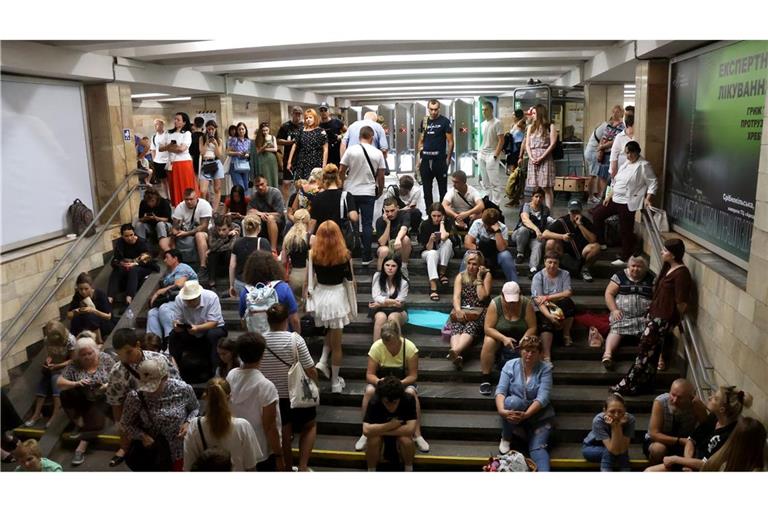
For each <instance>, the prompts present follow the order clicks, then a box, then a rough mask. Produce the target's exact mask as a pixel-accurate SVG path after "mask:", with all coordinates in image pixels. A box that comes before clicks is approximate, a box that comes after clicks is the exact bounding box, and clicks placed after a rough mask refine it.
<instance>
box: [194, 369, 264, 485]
mask: <svg viewBox="0 0 768 512" xmlns="http://www.w3.org/2000/svg"><path fill="white" fill-rule="evenodd" d="M229 393H230V389H229V383H228V382H227V381H226V380H224V379H222V378H221V377H214V378H213V379H211V380H209V381H208V385H207V386H206V388H205V395H204V397H205V402H206V405H207V407H206V410H205V416H198V417H197V418H196V419H195V420H194V421H191V422H190V424H189V429H188V430H187V435H186V436H185V437H184V471H190V470H191V469H192V465H193V463H194V462H195V461H197V459H198V457H199V456H200V454H202V453H203V452H204V451H205V450H207V449H209V448H220V449H222V450H226V451H228V452H229V453H230V455H231V460H232V471H251V470H253V469H254V468H255V467H256V461H257V460H259V458H261V456H262V455H263V453H262V450H261V446H259V441H258V439H256V432H254V430H253V427H252V426H251V424H250V423H249V422H248V420H245V419H243V418H234V417H232V412H231V411H230V408H229Z"/></svg>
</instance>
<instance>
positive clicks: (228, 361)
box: [214, 338, 240, 379]
mask: <svg viewBox="0 0 768 512" xmlns="http://www.w3.org/2000/svg"><path fill="white" fill-rule="evenodd" d="M216 353H217V354H219V365H218V366H217V367H216V372H215V374H214V375H215V376H216V377H221V378H222V379H226V378H227V374H228V373H229V372H230V371H232V369H233V368H240V358H239V357H237V343H235V341H234V340H231V339H229V338H221V339H220V340H219V342H218V343H217V344H216Z"/></svg>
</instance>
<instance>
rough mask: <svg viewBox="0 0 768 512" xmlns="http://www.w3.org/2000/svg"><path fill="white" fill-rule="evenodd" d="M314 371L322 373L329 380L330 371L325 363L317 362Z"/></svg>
mask: <svg viewBox="0 0 768 512" xmlns="http://www.w3.org/2000/svg"><path fill="white" fill-rule="evenodd" d="M315 369H316V370H317V371H319V372H320V373H322V374H323V375H324V376H325V378H326V379H330V378H331V370H330V369H329V368H328V364H327V363H323V362H322V361H318V362H317V364H316V365H315Z"/></svg>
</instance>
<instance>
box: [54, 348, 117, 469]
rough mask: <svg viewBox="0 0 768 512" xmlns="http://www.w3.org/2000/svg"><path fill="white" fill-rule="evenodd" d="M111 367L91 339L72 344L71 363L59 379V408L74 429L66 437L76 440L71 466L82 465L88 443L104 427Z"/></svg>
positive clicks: (111, 363) (110, 361)
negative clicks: (73, 345)
mask: <svg viewBox="0 0 768 512" xmlns="http://www.w3.org/2000/svg"><path fill="white" fill-rule="evenodd" d="M114 365H115V360H114V359H112V356H110V355H109V354H107V353H106V352H102V351H101V350H100V349H99V345H97V344H96V342H95V341H94V340H93V338H87V337H83V338H80V339H78V340H77V341H76V342H75V351H74V357H73V358H72V362H71V363H70V364H69V365H68V366H67V368H66V369H65V370H64V373H63V374H62V375H61V376H60V377H59V380H58V382H57V385H58V386H59V389H61V406H62V407H63V408H64V412H66V413H67V416H69V418H70V419H71V420H72V421H73V422H74V423H75V425H76V428H77V429H76V430H75V432H74V433H72V434H70V438H72V437H74V438H77V437H79V438H80V444H78V445H77V448H75V456H74V457H73V458H72V465H73V466H79V465H80V464H82V463H83V462H85V451H86V450H87V449H88V441H89V440H91V439H93V438H94V437H96V435H97V434H98V433H99V432H100V431H101V430H102V429H103V428H104V422H105V419H106V417H107V414H108V413H109V406H108V405H107V400H106V391H107V383H108V382H109V372H110V371H111V370H112V367H113V366H114Z"/></svg>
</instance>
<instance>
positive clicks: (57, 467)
mask: <svg viewBox="0 0 768 512" xmlns="http://www.w3.org/2000/svg"><path fill="white" fill-rule="evenodd" d="M40 466H41V469H40V471H64V470H63V469H62V468H61V464H59V463H58V462H54V461H52V460H50V459H46V458H45V457H43V458H42V459H40ZM15 471H24V469H23V468H22V467H21V466H16V469H15Z"/></svg>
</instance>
